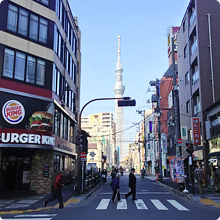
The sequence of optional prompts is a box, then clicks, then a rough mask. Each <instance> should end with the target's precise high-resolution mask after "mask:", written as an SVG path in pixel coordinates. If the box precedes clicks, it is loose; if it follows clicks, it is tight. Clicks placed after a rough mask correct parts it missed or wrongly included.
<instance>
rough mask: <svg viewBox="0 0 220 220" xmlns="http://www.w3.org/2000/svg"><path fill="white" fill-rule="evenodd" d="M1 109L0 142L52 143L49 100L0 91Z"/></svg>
mask: <svg viewBox="0 0 220 220" xmlns="http://www.w3.org/2000/svg"><path fill="white" fill-rule="evenodd" d="M0 109H1V111H0V143H2V144H36V145H49V146H54V144H55V139H54V137H52V125H53V112H54V104H53V103H52V102H49V101H44V100H39V99H35V98H30V97H24V96H19V95H15V94H9V93H4V92H1V93H0Z"/></svg>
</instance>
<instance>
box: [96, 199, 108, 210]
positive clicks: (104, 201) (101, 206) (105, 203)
mask: <svg viewBox="0 0 220 220" xmlns="http://www.w3.org/2000/svg"><path fill="white" fill-rule="evenodd" d="M109 201H110V199H102V200H101V201H100V203H99V205H98V207H97V208H96V209H107V208H108V204H109Z"/></svg>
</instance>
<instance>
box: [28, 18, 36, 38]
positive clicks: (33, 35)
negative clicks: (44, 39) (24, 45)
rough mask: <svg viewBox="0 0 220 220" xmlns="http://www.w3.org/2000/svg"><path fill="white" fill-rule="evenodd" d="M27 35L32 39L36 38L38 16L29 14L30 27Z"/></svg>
mask: <svg viewBox="0 0 220 220" xmlns="http://www.w3.org/2000/svg"><path fill="white" fill-rule="evenodd" d="M29 31H30V32H29V37H30V38H31V39H33V40H37V37H38V16H36V15H33V14H31V15H30V28H29Z"/></svg>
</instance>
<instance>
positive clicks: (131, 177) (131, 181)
mask: <svg viewBox="0 0 220 220" xmlns="http://www.w3.org/2000/svg"><path fill="white" fill-rule="evenodd" d="M134 172H135V169H134V168H132V169H131V172H130V174H129V184H128V186H129V187H130V191H129V192H128V193H127V194H126V195H125V199H127V198H128V197H129V196H130V195H131V194H132V200H133V201H135V200H137V199H136V177H135V175H134Z"/></svg>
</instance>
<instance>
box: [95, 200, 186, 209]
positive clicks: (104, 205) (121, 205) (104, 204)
mask: <svg viewBox="0 0 220 220" xmlns="http://www.w3.org/2000/svg"><path fill="white" fill-rule="evenodd" d="M150 202H151V203H152V204H153V206H154V207H155V208H156V209H157V210H169V207H170V205H171V206H172V207H174V208H175V209H177V210H179V211H189V209H187V208H186V207H184V206H183V205H181V204H180V203H179V202H177V201H176V200H172V199H167V200H166V201H165V202H164V203H162V202H161V201H160V200H159V199H150ZM110 203H111V202H110V199H102V200H101V201H100V202H99V204H98V206H97V207H96V210H107V209H108V207H109V205H110ZM134 204H135V206H136V208H137V209H138V210H139V209H142V210H143V209H145V210H148V207H147V205H146V204H145V202H144V201H143V200H142V199H138V200H136V201H135V203H134ZM116 207H117V208H116V209H118V210H120V209H128V203H127V200H126V199H121V202H117V205H116Z"/></svg>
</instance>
